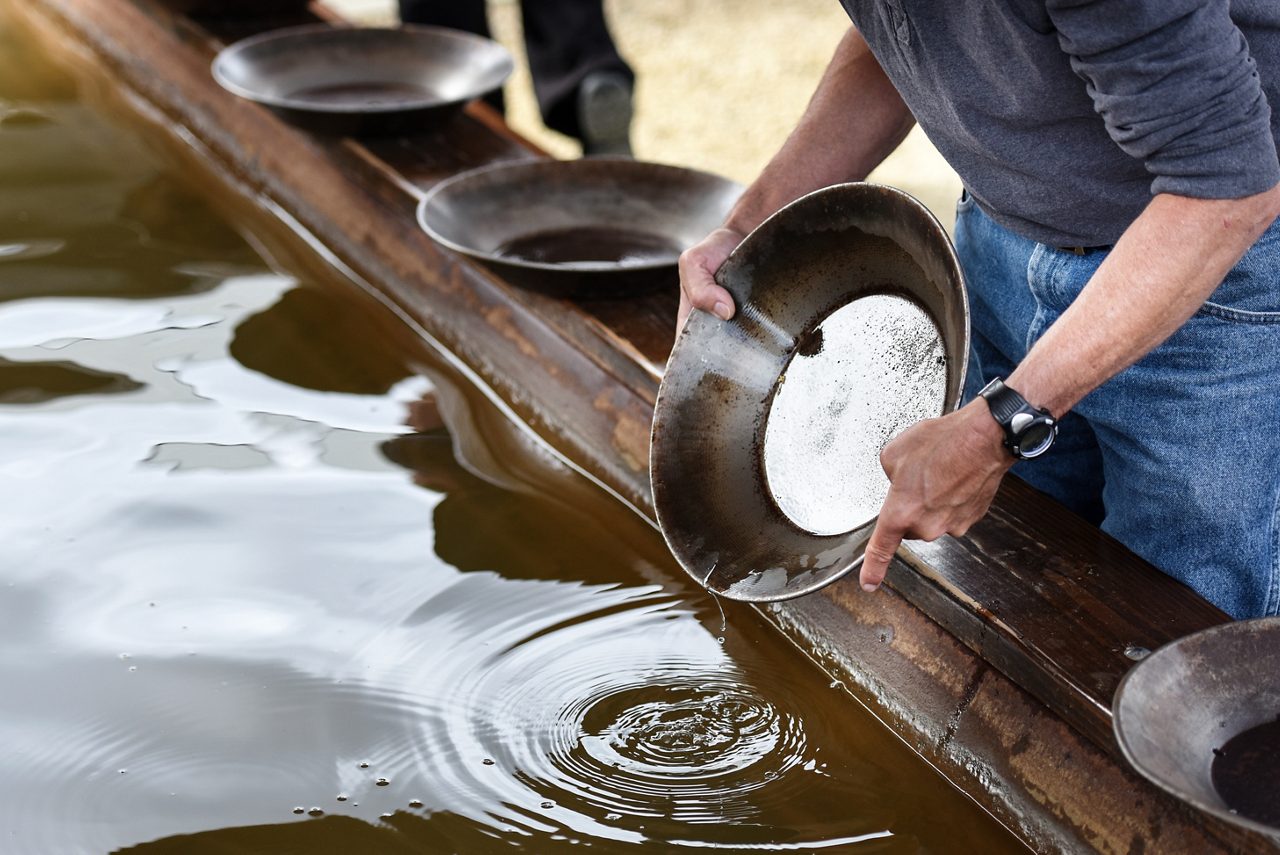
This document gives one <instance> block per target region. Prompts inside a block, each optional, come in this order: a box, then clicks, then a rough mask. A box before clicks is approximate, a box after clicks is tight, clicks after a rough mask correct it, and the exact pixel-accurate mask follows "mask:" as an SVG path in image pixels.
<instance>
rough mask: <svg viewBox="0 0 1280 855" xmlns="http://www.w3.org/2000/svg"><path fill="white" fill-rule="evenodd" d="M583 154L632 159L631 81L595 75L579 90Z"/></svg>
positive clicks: (611, 74)
mask: <svg viewBox="0 0 1280 855" xmlns="http://www.w3.org/2000/svg"><path fill="white" fill-rule="evenodd" d="M578 126H579V128H581V132H582V153H583V154H584V155H592V154H606V155H608V154H611V155H621V156H623V157H631V81H630V80H628V79H627V77H626V75H624V74H620V73H618V72H616V71H593V72H592V73H590V74H588V75H587V76H586V77H585V78H584V79H583V81H582V85H581V86H579V87H578Z"/></svg>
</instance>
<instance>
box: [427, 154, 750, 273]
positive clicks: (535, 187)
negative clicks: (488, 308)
mask: <svg viewBox="0 0 1280 855" xmlns="http://www.w3.org/2000/svg"><path fill="white" fill-rule="evenodd" d="M741 193H742V187H741V186H740V185H738V184H736V183H734V182H733V181H730V180H728V179H726V178H721V177H719V176H717V175H711V174H710V173H706V172H699V171H697V170H694V169H686V168H683V167H678V166H668V165H665V164H661V163H647V162H644V161H638V160H631V159H629V158H612V157H589V158H583V159H581V160H527V161H516V162H510V163H501V164H495V165H492V166H485V167H481V168H479V169H474V170H471V171H469V172H464V173H462V174H460V175H457V176H454V177H453V178H451V179H449V180H447V181H444V182H442V183H440V184H438V185H437V186H436V187H435V188H434V189H433V190H432V191H431V192H430V193H428V194H427V195H426V196H425V197H424V198H423V200H422V203H421V204H420V205H419V206H418V222H419V224H421V226H422V228H423V229H424V230H425V231H426V232H427V234H429V235H431V237H432V238H434V239H435V240H436V241H438V242H439V243H441V244H444V245H445V246H447V247H449V248H450V249H453V250H455V251H457V252H461V253H464V254H466V255H468V256H470V257H472V258H475V259H476V260H478V261H480V262H482V263H484V264H485V265H486V266H488V267H489V268H490V269H492V270H494V271H495V272H496V273H498V274H499V275H500V276H502V277H503V278H505V279H507V280H509V281H511V282H514V283H515V284H517V285H521V286H523V287H526V288H531V289H534V290H538V291H542V292H545V293H549V294H555V295H559V296H575V297H619V296H626V295H630V294H636V293H639V292H643V291H646V290H651V289H653V288H657V287H664V286H665V287H669V288H672V289H674V288H675V287H676V286H677V283H678V279H677V278H676V272H675V271H676V261H677V260H678V259H679V257H680V253H681V252H683V251H684V250H685V249H687V248H688V247H690V246H692V245H693V244H694V243H696V242H698V241H699V240H701V239H702V238H703V237H705V236H706V235H707V233H708V232H710V231H712V230H713V229H715V228H716V227H717V226H719V225H720V224H721V223H722V222H724V218H725V217H726V216H727V215H728V213H729V209H730V208H731V207H733V203H734V202H735V201H737V198H738V196H739V195H740V194H741Z"/></svg>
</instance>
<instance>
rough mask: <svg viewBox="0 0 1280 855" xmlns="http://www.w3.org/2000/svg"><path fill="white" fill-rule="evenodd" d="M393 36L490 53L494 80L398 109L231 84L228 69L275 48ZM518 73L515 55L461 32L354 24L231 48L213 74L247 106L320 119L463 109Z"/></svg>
mask: <svg viewBox="0 0 1280 855" xmlns="http://www.w3.org/2000/svg"><path fill="white" fill-rule="evenodd" d="M389 33H403V34H408V35H410V36H416V37H419V38H421V39H422V40H424V41H438V40H442V39H443V40H446V41H447V40H452V41H456V42H460V43H465V44H469V45H471V46H472V47H474V48H477V49H478V50H483V51H487V52H489V53H490V54H491V55H493V57H494V59H495V63H494V66H493V67H494V72H493V75H492V76H493V79H492V80H490V79H489V78H488V77H485V78H483V79H482V80H481V83H482V84H483V85H476V86H473V87H472V88H470V89H468V90H467V92H465V93H463V94H461V95H458V96H456V97H453V98H439V97H428V96H421V97H405V98H403V99H401V100H399V101H397V102H395V103H387V104H380V105H372V106H368V105H360V104H340V103H339V104H317V103H316V102H314V101H309V100H305V99H297V98H288V97H283V96H277V95H271V94H269V93H266V92H262V91H260V90H257V89H253V88H250V87H246V86H243V85H241V84H240V83H238V82H236V81H235V80H233V79H231V77H230V76H228V74H227V72H226V65H227V63H228V62H229V61H230V60H231V59H232V58H233V57H235V56H236V55H238V54H240V53H243V52H245V51H248V50H251V49H253V48H255V47H259V46H260V45H263V44H270V43H272V42H287V41H298V40H308V39H311V38H317V37H320V36H324V35H333V34H342V35H345V36H347V37H349V38H353V39H370V38H382V37H386V36H387V34H389ZM514 70H515V59H514V58H513V57H512V56H511V53H510V52H509V51H508V50H507V49H506V48H505V47H503V46H502V45H501V44H499V43H498V42H496V41H494V40H493V39H487V38H485V37H484V36H477V35H474V34H472V33H467V32H463V31H461V30H453V29H449V28H447V27H433V26H429V25H426V24H400V25H399V26H395V27H355V26H350V25H348V24H323V23H322V24H299V25H297V26H293V27H280V28H279V29H274V30H268V31H267V32H265V33H258V34H257V35H253V36H248V37H246V38H243V39H240V40H239V41H236V42H233V43H232V44H229V45H227V46H226V47H224V48H223V49H222V50H220V51H218V54H217V55H216V56H215V57H214V58H213V62H212V64H211V65H210V72H211V73H212V75H213V79H214V81H216V82H217V84H218V85H219V86H221V87H222V88H223V89H225V90H226V91H228V92H230V93H231V94H233V95H236V96H238V97H240V98H244V99H245V100H247V101H252V102H254V103H256V104H262V105H263V106H266V107H272V108H276V109H281V110H296V111H299V112H306V113H316V114H319V115H335V116H349V115H362V116H364V115H367V116H380V115H390V114H396V113H408V112H413V111H415V110H430V109H443V108H447V107H454V106H461V105H464V104H467V103H469V102H471V101H474V100H475V99H477V98H479V97H481V96H483V95H485V94H486V93H488V92H491V91H493V90H494V89H497V88H498V87H500V86H502V85H503V83H505V82H506V80H507V78H508V77H510V76H511V74H512V72H513V71H514Z"/></svg>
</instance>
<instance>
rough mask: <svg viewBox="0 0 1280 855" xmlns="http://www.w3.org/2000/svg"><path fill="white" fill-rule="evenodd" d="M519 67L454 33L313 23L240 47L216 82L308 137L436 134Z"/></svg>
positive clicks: (494, 46)
mask: <svg viewBox="0 0 1280 855" xmlns="http://www.w3.org/2000/svg"><path fill="white" fill-rule="evenodd" d="M513 67H514V66H513V62H512V59H511V55H510V54H509V53H507V50H506V49H505V48H503V47H502V45H500V44H498V43H497V42H494V41H492V40H490V39H486V38H482V37H480V36H474V35H471V34H470V33H463V32H459V31H457V30H449V29H444V28H442V27H423V26H408V25H406V26H403V27H399V28H395V29H384V28H360V29H353V28H349V27H334V26H330V25H328V24H308V25H305V26H300V27H288V28H285V29H280V30H272V31H270V32H267V33H263V34H261V35H257V36H252V37H250V38H247V39H244V40H243V41H239V42H236V43H235V44H233V45H231V46H229V47H227V48H226V49H224V50H223V51H222V52H220V53H219V54H218V56H217V57H216V58H215V59H214V62H213V76H214V79H215V80H217V81H218V83H219V84H220V85H221V86H222V87H223V88H225V89H227V90H228V91H230V92H233V93H235V94H236V95H239V96H241V97H243V98H248V99H249V100H251V101H256V102H258V103H260V104H265V105H266V106H268V107H271V108H272V109H274V110H275V111H276V112H278V113H280V114H281V115H282V116H284V117H285V118H287V119H289V120H290V121H292V122H295V123H297V124H299V125H302V126H304V127H306V128H308V129H310V130H315V131H321V132H327V133H335V134H350V135H359V134H393V133H409V132H413V131H419V130H426V129H430V128H434V127H438V126H439V125H441V124H443V123H444V122H445V121H447V120H448V119H450V118H452V117H453V116H454V115H456V114H457V113H458V112H460V111H461V109H462V108H463V107H464V106H465V105H466V104H467V103H468V102H469V101H472V100H473V99H475V98H479V97H480V96H482V95H484V94H485V93H487V92H490V91H492V90H494V89H497V88H498V87H499V86H501V85H502V83H503V81H505V80H506V79H507V77H508V76H509V75H510V74H511V70H512V68H513Z"/></svg>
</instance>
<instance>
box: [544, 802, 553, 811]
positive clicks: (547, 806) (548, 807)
mask: <svg viewBox="0 0 1280 855" xmlns="http://www.w3.org/2000/svg"><path fill="white" fill-rule="evenodd" d="M555 806H556V803H555V802H543V803H542V809H543V810H551V809H552V808H553V807H555Z"/></svg>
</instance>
